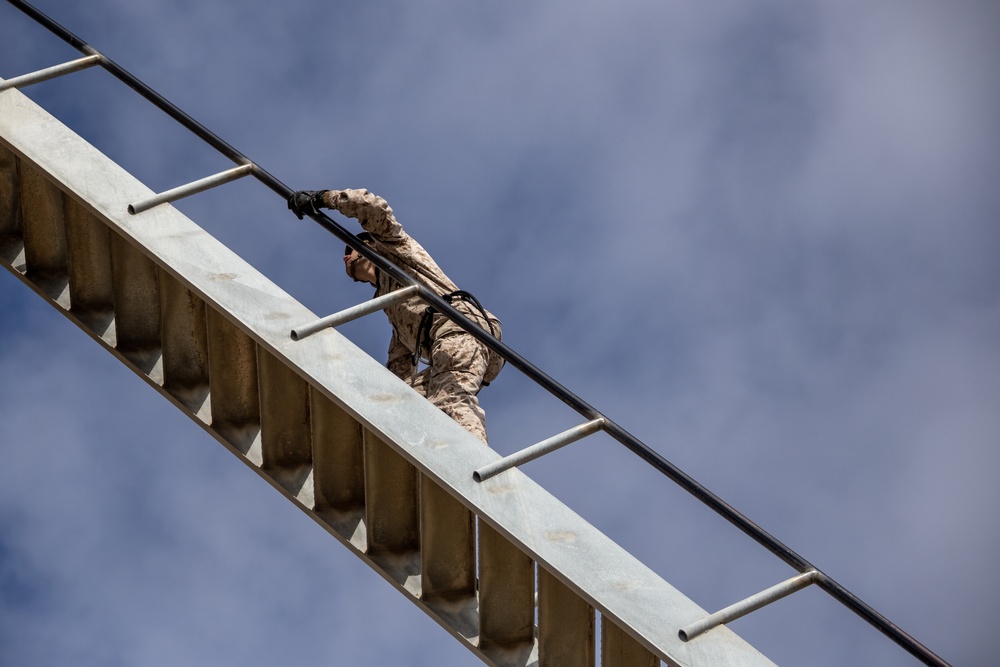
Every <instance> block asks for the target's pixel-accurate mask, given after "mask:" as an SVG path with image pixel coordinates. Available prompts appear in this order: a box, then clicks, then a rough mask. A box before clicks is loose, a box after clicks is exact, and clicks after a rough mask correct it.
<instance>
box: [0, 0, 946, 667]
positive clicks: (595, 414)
mask: <svg viewBox="0 0 1000 667" xmlns="http://www.w3.org/2000/svg"><path fill="white" fill-rule="evenodd" d="M7 1H8V3H10V4H11V5H14V6H15V7H16V8H18V9H19V10H21V11H22V12H24V13H25V14H27V15H28V16H30V17H31V18H32V19H34V20H35V21H37V22H38V23H39V24H41V25H43V26H44V27H45V28H47V29H48V30H49V31H51V32H52V33H53V34H55V35H56V36H58V37H59V38H61V39H62V40H63V41H65V42H67V43H68V44H70V45H71V46H73V47H74V48H76V49H78V50H79V51H81V52H82V53H84V54H86V56H87V57H85V58H82V59H80V60H77V61H73V62H71V63H66V64H64V65H58V66H55V67H51V68H48V69H46V70H42V71H40V72H36V73H34V74H28V75H24V76H22V77H17V78H14V79H10V80H8V81H7V82H6V83H5V86H6V87H15V86H23V85H28V84H30V83H35V82H37V81H42V80H46V79H50V78H53V77H55V76H60V75H62V74H67V73H70V72H74V71H78V70H79V69H82V68H85V67H90V66H93V65H100V66H101V67H103V68H104V69H105V70H107V71H108V72H109V73H111V74H112V75H113V76H115V77H116V78H118V79H119V80H121V81H122V82H123V83H125V84H126V85H128V86H129V87H130V88H132V89H133V90H134V91H136V92H137V93H138V94H139V95H141V96H142V97H144V98H146V99H147V100H149V101H150V102H152V103H153V104H154V105H155V106H156V107H158V108H159V109H161V110H162V111H164V112H165V113H166V114H167V115H169V116H170V117H171V118H173V119H174V120H176V121H177V122H179V123H180V124H181V125H183V126H184V127H185V128H187V129H188V130H190V131H191V132H192V133H194V134H195V135H196V136H198V137H199V138H201V139H202V140H203V141H205V142H206V143H207V144H209V145H210V146H212V147H213V148H215V149H216V150H217V151H218V152H220V153H221V154H222V155H224V156H226V157H227V158H229V159H231V160H232V161H233V162H234V163H236V164H237V165H238V166H237V168H235V169H233V170H230V171H229V172H224V173H223V174H219V175H216V176H213V177H208V178H206V179H202V180H201V181H198V182H196V183H193V184H190V185H188V186H181V187H179V188H175V189H174V190H171V191H169V192H167V193H163V194H162V195H159V196H157V197H154V198H151V199H154V200H155V201H153V202H152V203H150V202H148V201H147V202H137V203H136V204H133V205H132V207H130V208H132V209H133V210H135V212H136V213H138V212H139V210H138V209H136V206H139V207H140V208H141V207H142V206H143V205H144V203H145V204H146V205H148V206H147V208H148V207H149V206H155V205H156V204H157V203H162V202H163V201H169V200H170V197H174V198H179V197H180V196H187V195H188V194H193V193H194V192H200V191H202V190H204V189H207V188H209V187H215V186H216V185H221V184H223V183H225V182H229V181H230V180H232V179H233V178H239V177H241V176H243V175H252V176H253V177H254V178H256V179H257V180H258V181H260V182H261V183H263V184H264V185H265V186H267V187H268V188H270V189H271V190H273V191H274V192H275V193H276V194H278V195H279V196H280V197H281V198H282V199H287V198H288V196H289V195H291V194H292V192H293V190H292V189H291V188H289V187H288V186H287V185H285V184H284V183H282V182H281V181H279V180H278V179H277V178H275V177H274V176H272V175H271V174H270V173H268V172H267V171H266V170H264V169H262V168H261V167H260V166H259V165H256V164H255V163H253V162H252V161H251V160H250V159H249V158H247V157H246V156H245V155H243V154H242V153H240V152H239V151H237V150H236V149H235V148H233V147H232V146H230V145H229V144H228V143H226V142H225V141H223V140H222V139H220V138H219V137H218V136H217V135H215V134H214V133H212V132H211V131H209V130H208V129H207V128H205V127H204V126H203V125H201V124H200V123H198V122H197V121H195V120H194V119H193V118H191V117H190V116H188V115H187V114H186V113H184V112H183V111H181V110H180V109H179V108H177V107H176V106H175V105H173V104H172V103H170V102H169V101H168V100H166V99H165V98H164V97H163V96H161V95H160V94H159V93H157V92H155V91H154V90H152V89H151V88H149V87H148V86H147V85H146V84H144V83H143V82H142V81H140V80H139V79H137V78H136V77H135V76H133V75H132V74H130V73H129V72H127V71H126V70H125V69H123V68H122V67H121V66H119V65H118V64H117V63H115V62H114V61H112V60H110V59H108V58H106V57H104V56H103V55H101V54H100V53H99V52H98V51H97V50H96V49H94V48H93V47H91V46H90V45H89V44H87V43H86V42H84V41H83V40H81V39H80V38H79V37H77V36H76V35H74V34H73V33H71V32H70V31H68V30H67V29H65V28H64V27H62V26H61V25H59V24H58V23H56V22H55V21H53V20H52V19H51V18H49V17H48V16H46V15H45V14H43V13H42V12H40V11H38V10H37V9H36V8H34V7H33V6H31V5H30V4H29V3H27V2H24V1H23V0H7ZM0 90H3V88H2V87H0ZM310 217H311V218H312V219H313V220H314V221H315V222H316V223H318V224H319V225H320V226H322V227H323V228H324V229H326V230H327V231H329V232H330V233H332V234H333V235H334V236H336V237H337V238H338V239H340V240H341V241H343V242H344V243H346V244H348V245H350V246H351V247H352V248H354V249H355V250H357V251H358V253H359V254H360V255H362V256H363V257H365V258H366V259H368V260H370V261H371V262H372V263H373V264H375V265H376V266H377V267H378V268H379V269H380V270H381V271H384V272H386V273H387V274H388V275H391V276H392V277H393V278H394V279H395V280H396V281H397V282H399V283H400V285H403V286H404V288H406V289H408V290H410V291H408V292H407V294H408V295H409V294H411V293H412V294H413V295H416V296H417V297H419V298H420V299H422V300H423V301H425V302H426V303H427V304H428V305H430V306H432V307H433V308H435V309H436V310H437V311H438V312H440V313H442V314H444V315H445V316H446V317H448V318H449V319H451V320H452V321H454V322H455V323H456V324H458V325H459V326H460V327H461V328H462V329H464V330H465V331H467V332H468V333H469V334H470V335H472V336H473V337H475V338H476V339H477V340H479V341H480V342H482V343H483V344H484V345H486V346H487V347H488V348H490V349H491V350H493V351H494V352H496V353H497V354H499V355H501V356H502V357H503V358H504V359H505V360H506V361H507V363H508V364H510V365H511V366H513V367H514V368H517V369H518V370H519V371H521V372H522V373H524V374H525V375H526V376H527V377H529V378H530V379H531V380H533V381H534V382H535V383H536V384H538V385H539V386H541V387H542V388H543V389H545V390H546V391H547V392H549V393H550V394H552V395H553V396H554V397H556V398H558V399H559V400H561V401H562V402H563V403H565V404H566V405H567V406H569V407H570V408H571V409H573V410H575V411H576V412H577V413H579V414H580V415H581V416H583V417H584V418H585V419H587V420H588V421H587V423H586V424H584V425H583V426H581V427H577V429H572V430H571V431H572V435H567V434H561V435H559V436H554V437H553V438H550V439H549V440H547V441H544V442H543V443H539V444H538V445H536V446H534V447H532V448H529V450H530V451H528V450H525V452H521V453H519V454H517V455H514V456H512V457H508V460H507V464H510V465H507V467H508V468H509V467H512V466H514V465H518V464H520V463H524V462H527V461H530V460H532V459H534V458H536V457H537V456H540V455H542V454H544V453H547V452H549V451H553V450H554V449H557V448H558V447H561V446H563V445H566V444H569V443H570V442H573V441H575V440H577V439H579V437H583V436H584V435H587V434H589V433H592V432H597V431H599V430H600V431H603V432H605V433H607V434H608V435H610V436H611V437H612V438H614V439H615V440H616V441H618V442H619V443H620V444H622V445H624V446H625V447H626V448H628V449H629V450H630V451H632V452H633V453H635V454H636V455H637V456H639V457H640V458H641V459H642V460H643V461H645V462H646V463H648V464H649V465H651V466H652V467H653V468H655V469H656V470H658V471H659V472H661V473H662V474H663V475H665V476H666V477H668V478H669V479H671V480H673V481H674V482H675V483H676V484H678V485H679V486H681V488H683V489H684V490H686V491H687V492H688V493H690V494H691V495H693V496H694V497H696V498H697V499H698V500H700V501H701V502H702V503H703V504H705V505H707V506H708V507H709V508H711V509H712V510H713V511H715V512H716V513H717V514H719V515H720V516H721V517H723V518H724V519H726V520H727V521H728V522H729V523H731V524H733V525H734V526H736V527H737V528H738V529H740V530H741V531H742V532H744V533H745V534H746V535H748V536H749V537H750V538H752V539H753V540H754V541H756V542H757V543H758V544H760V545H761V546H763V547H764V548H766V549H767V550H769V551H770V552H771V553H772V554H774V555H775V556H777V557H778V558H780V559H781V560H782V561H784V562H785V563H786V564H787V565H789V566H791V567H792V568H794V569H795V570H797V571H798V572H799V574H800V575H804V578H802V579H800V578H796V579H795V581H798V582H804V583H803V584H802V585H809V584H812V583H815V584H816V585H818V586H819V587H820V588H821V589H823V590H824V591H826V592H827V593H828V594H829V595H831V596H832V597H833V598H834V599H836V600H837V601H838V602H840V603H841V604H843V605H844V606H845V607H847V608H848V609H849V610H851V611H852V612H854V613H855V614H857V615H858V616H860V617H861V618H863V619H864V620H865V621H867V622H868V623H869V624H870V625H872V626H873V627H874V628H876V629H877V630H878V631H880V632H881V633H883V634H884V635H886V636H887V637H889V638H890V639H892V640H893V641H894V642H896V643H897V644H899V645H900V646H901V647H902V648H903V649H905V650H906V651H908V652H909V653H910V654H912V655H913V656H915V657H916V658H918V659H919V660H920V661H922V662H923V663H925V664H927V665H935V666H938V667H948V663H947V662H945V661H944V660H943V659H942V658H940V657H939V656H937V655H936V654H934V653H933V652H932V651H931V650H930V649H928V648H927V647H926V646H924V645H923V644H921V643H920V642H918V641H917V640H916V639H914V638H913V637H911V636H910V635H908V634H907V633H905V632H904V631H903V630H901V629H900V628H899V627H897V626H896V625H894V624H893V623H891V622H890V621H889V620H888V619H886V618H885V617H884V616H882V615H881V614H879V613H878V612H877V611H875V610H874V609H873V608H872V607H870V606H869V605H867V604H866V603H864V602H863V601H861V600H860V599H859V598H858V597H857V596H855V595H854V594H853V593H851V592H850V591H848V590H847V589H846V588H844V587H843V586H841V585H840V584H838V583H837V582H836V581H834V580H833V579H832V578H830V577H829V576H827V575H826V574H825V573H823V572H822V571H820V570H819V569H817V568H816V567H815V566H813V565H812V564H811V563H809V562H808V561H807V560H806V559H804V558H803V557H802V556H800V555H799V554H798V553H796V552H795V551H793V550H792V549H790V548H789V547H787V546H786V545H784V544H783V543H781V542H780V541H779V540H778V539H776V538H775V537H774V536H772V535H771V534H770V533H768V532H767V531H765V530H764V529H763V528H761V527H760V526H758V525H757V524H755V523H754V522H752V521H751V520H750V519H749V518H747V517H746V516H744V515H743V514H741V513H740V512H739V511H737V510H736V509H735V508H733V507H732V506H730V505H729V504H727V503H726V502H725V501H723V500H722V499H721V498H720V497H719V496H717V495H715V494H714V493H712V492H711V491H709V490H708V489H707V488H706V487H704V486H702V485H701V484H700V483H698V482H697V481H696V480H694V479H693V478H691V477H690V476H689V475H687V474H686V473H685V472H683V471H682V470H680V469H679V468H677V467H676V466H675V465H674V464H672V463H671V462H669V461H668V460H667V459H665V458H664V457H663V456H661V455H660V454H659V453H658V452H656V451H655V450H653V449H652V448H650V447H649V446H647V445H646V444H645V443H643V442H641V441H640V440H639V439H638V438H636V437H635V436H633V435H632V434H630V433H629V432H628V431H626V430H625V429H624V428H622V427H621V426H620V425H618V424H616V423H615V422H613V421H612V420H610V419H609V418H607V417H606V416H604V415H603V414H601V413H600V412H599V411H598V410H597V409H596V408H594V407H593V406H591V405H590V404H588V403H587V402H586V401H584V400H583V399H581V398H580V397H579V396H577V395H576V394H574V393H573V392H571V391H569V390H568V389H567V388H566V387H564V386H562V385H561V384H559V383H558V382H556V381H555V380H553V379H552V378H550V377H549V376H548V375H546V374H545V373H543V372H542V371H541V370H539V369H538V368H537V367H536V366H535V365H533V364H532V363H531V362H529V361H528V360H527V359H525V358H524V357H522V356H521V355H520V354H518V353H517V352H515V351H514V350H512V349H511V348H510V347H508V346H507V345H506V344H505V343H503V342H501V341H499V340H497V339H496V338H494V337H493V336H492V335H490V334H489V333H488V332H486V331H484V330H483V329H482V328H480V327H479V326H478V325H477V324H476V323H474V322H472V321H471V320H469V319H468V318H466V317H465V316H464V315H463V314H462V313H461V312H459V311H458V310H457V309H456V308H455V307H454V306H452V305H451V304H450V303H448V302H447V301H446V300H445V299H442V298H441V297H440V296H439V295H437V294H436V293H435V292H433V291H432V290H430V289H429V288H427V287H426V286H424V285H423V284H421V283H419V282H418V281H416V280H415V279H414V278H412V277H411V276H410V275H409V274H407V273H405V272H404V271H402V270H401V269H400V268H399V267H397V266H395V265H394V264H392V263H391V262H389V261H388V260H387V259H385V258H384V257H382V256H381V255H379V254H378V253H376V252H375V251H373V250H371V249H369V248H368V247H367V246H365V245H364V244H362V243H360V242H359V241H358V240H357V239H356V237H355V236H354V235H353V234H352V233H351V232H350V231H348V230H347V229H345V228H344V227H343V226H341V225H340V224H338V223H337V222H336V221H334V220H332V219H331V218H330V217H328V216H327V215H326V214H325V213H322V212H320V213H318V214H315V215H310ZM357 308H358V309H359V310H358V311H356V312H358V313H360V314H357V315H354V316H358V317H360V316H361V315H363V314H366V313H368V312H374V310H377V308H374V309H373V307H372V306H371V305H370V304H369V305H367V306H366V305H364V304H362V305H361V306H358V307H357ZM362 310H363V311H365V312H361V311H362ZM340 315H342V314H337V316H331V318H332V319H331V321H336V320H337V317H338V316H340ZM352 318H353V316H352ZM314 324H318V323H314ZM326 326H332V324H324V325H322V326H320V327H319V328H325V327H326ZM301 335H308V334H304V333H303V331H301V330H299V329H296V330H295V331H294V332H290V336H292V337H293V338H295V337H297V336H301ZM598 424H599V427H597V426H596V425H598ZM578 429H583V430H585V431H587V433H582V434H581V431H579V430H578ZM567 433H569V432H567ZM511 459H513V460H511ZM505 465H506V464H505ZM477 472H478V473H479V475H478V477H479V478H481V479H485V477H484V476H483V471H482V470H480V471H471V472H470V475H474V476H475V475H476V473H477ZM487 472H489V471H487ZM498 472H499V471H498ZM494 474H496V473H494ZM814 573H815V574H814ZM779 586H780V585H779ZM798 587H799V586H798V584H796V589H797V588H798ZM769 590H771V589H769ZM766 593H767V591H765V592H764V593H761V594H760V595H762V596H764V595H765V594H766ZM720 613H721V612H720ZM677 632H678V634H679V635H680V636H682V637H683V636H684V635H685V634H687V633H686V631H685V629H683V628H681V629H678V630H677Z"/></svg>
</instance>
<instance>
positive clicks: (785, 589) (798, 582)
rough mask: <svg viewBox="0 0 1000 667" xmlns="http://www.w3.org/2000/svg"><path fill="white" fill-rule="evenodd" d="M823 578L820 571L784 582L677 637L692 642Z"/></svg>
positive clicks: (680, 632) (705, 620)
mask: <svg viewBox="0 0 1000 667" xmlns="http://www.w3.org/2000/svg"><path fill="white" fill-rule="evenodd" d="M821 576H822V575H821V574H820V572H819V571H818V570H810V571H808V572H804V573H802V574H800V575H798V576H796V577H792V578H791V579H788V580H786V581H783V582H781V583H780V584H776V585H774V586H771V587H770V588H768V589H767V590H765V591H761V592H760V593H757V594H756V595H751V596H750V597H748V598H746V599H745V600H741V601H739V602H737V603H735V604H731V605H729V606H728V607H726V608H725V609H722V610H720V611H717V612H715V613H714V614H709V615H708V616H706V617H705V618H703V619H701V620H700V621H697V622H695V623H692V624H691V625H688V626H686V627H684V628H681V629H680V630H679V631H678V632H677V636H678V637H680V638H681V640H683V641H686V642H687V641H691V640H692V639H694V638H695V637H697V636H698V635H700V634H702V633H705V632H708V631H709V630H711V629H712V628H714V627H717V626H720V625H725V624H726V623H729V622H730V621H735V620H736V619H737V618H740V617H741V616H746V615H747V614H749V613H750V612H752V611H756V610H758V609H760V608H761V607H764V606H766V605H769V604H771V603H772V602H776V601H777V600H780V599H781V598H783V597H785V596H788V595H791V594H792V593H794V592H796V591H800V590H802V589H803V588H805V587H806V586H809V585H811V584H814V583H816V581H817V580H818V579H819V578H820V577H821Z"/></svg>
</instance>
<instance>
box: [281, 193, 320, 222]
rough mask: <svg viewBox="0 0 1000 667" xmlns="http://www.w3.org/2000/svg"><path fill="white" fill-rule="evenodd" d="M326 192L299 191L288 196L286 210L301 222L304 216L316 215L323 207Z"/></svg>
mask: <svg viewBox="0 0 1000 667" xmlns="http://www.w3.org/2000/svg"><path fill="white" fill-rule="evenodd" d="M325 192H327V191H326V190H299V191H298V192H293V193H292V194H290V195H289V196H288V210H290V211H291V212H292V213H294V214H295V215H296V217H298V219H299V220H301V219H302V218H303V217H304V216H305V215H306V214H312V215H316V214H317V213H319V209H320V208H321V207H322V206H323V194H324V193H325Z"/></svg>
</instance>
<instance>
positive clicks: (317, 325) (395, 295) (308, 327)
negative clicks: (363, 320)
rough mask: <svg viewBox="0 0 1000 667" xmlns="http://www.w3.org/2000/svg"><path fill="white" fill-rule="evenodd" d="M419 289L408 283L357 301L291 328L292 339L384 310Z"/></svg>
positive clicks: (299, 338)
mask: <svg viewBox="0 0 1000 667" xmlns="http://www.w3.org/2000/svg"><path fill="white" fill-rule="evenodd" d="M419 291H420V285H410V286H409V287H404V288H402V289H398V290H396V291H395V292H390V293H388V294H385V295H383V296H380V297H378V298H376V299H372V300H370V301H365V302H364V303H359V304H358V305H356V306H352V307H351V308H347V309H346V310H342V311H340V312H338V313H334V314H333V315H327V316H326V317H324V318H321V319H318V320H316V321H315V322H311V323H309V324H304V325H302V326H301V327H296V328H294V329H292V333H291V336H292V340H302V339H303V338H305V337H306V336H311V335H313V334H314V333H316V332H317V331H322V330H323V329H326V328H327V327H336V326H340V325H341V324H347V323H348V322H351V321H353V320H356V319H358V318H359V317H364V316H365V315H370V314H371V313H376V312H378V311H380V310H384V309H385V308H386V307H388V306H390V305H392V304H394V303H396V302H397V301H402V300H404V299H408V298H410V297H411V296H413V295H415V294H416V293H417V292H419Z"/></svg>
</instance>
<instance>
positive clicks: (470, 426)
mask: <svg viewBox="0 0 1000 667" xmlns="http://www.w3.org/2000/svg"><path fill="white" fill-rule="evenodd" d="M323 203H324V205H325V206H326V207H327V208H332V209H334V210H337V211H340V212H341V213H343V214H344V215H346V216H348V217H350V218H356V219H357V220H358V222H360V223H361V226H362V227H363V228H364V229H365V231H367V232H368V233H369V234H371V236H372V239H373V243H372V244H371V245H372V246H373V247H374V249H375V250H377V251H378V252H379V254H381V255H383V256H384V257H386V258H387V259H389V260H390V261H392V262H393V263H394V264H396V266H398V267H399V268H401V269H402V270H404V271H405V272H407V273H408V274H410V275H411V276H413V277H414V278H416V279H417V280H419V281H420V282H421V283H423V284H424V285H426V286H427V287H429V288H431V289H432V290H433V291H434V292H436V293H437V294H439V295H446V294H449V293H451V292H455V291H457V290H458V287H457V286H456V285H455V283H453V282H452V281H451V279H450V278H448V276H446V275H445V274H444V272H443V271H442V270H441V269H440V268H439V267H438V265H437V263H436V262H435V261H434V260H433V259H432V258H431V256H430V255H429V254H428V253H427V251H426V250H424V248H423V247H422V246H421V245H420V244H419V243H417V242H416V241H415V240H413V238H411V237H410V236H409V234H407V233H406V232H405V231H403V228H402V226H401V225H400V224H399V222H397V221H396V217H395V216H394V215H393V213H392V209H391V208H389V204H388V202H386V200H384V199H382V198H381V197H378V196H376V195H373V194H371V193H370V192H368V191H367V190H327V191H326V192H325V193H324V195H323ZM399 288H400V285H399V284H398V283H397V282H396V281H395V280H393V279H392V277H390V276H388V275H386V274H384V273H383V272H381V271H378V270H377V269H376V277H375V296H376V297H379V296H382V295H384V294H388V293H389V292H394V291H396V290H398V289H399ZM453 305H454V306H455V308H456V309H458V310H459V311H460V312H461V313H462V314H463V315H465V316H466V317H468V318H469V319H470V320H472V321H473V322H476V323H477V324H479V325H480V326H481V327H483V328H484V329H485V330H486V331H490V330H491V328H492V331H493V332H495V335H496V337H497V338H499V337H500V321H499V320H498V319H497V318H496V317H494V316H493V315H492V314H491V313H489V312H487V313H486V314H487V316H488V317H489V321H486V319H484V318H483V315H482V313H480V312H479V310H478V309H476V308H475V307H473V306H471V305H470V304H469V303H467V302H466V301H455V302H454V304H453ZM427 308H428V306H427V304H426V303H424V302H423V301H421V300H420V299H419V298H417V297H412V298H410V299H407V300H405V301H402V302H398V303H396V304H394V305H391V306H389V307H388V308H386V309H385V314H386V316H387V317H388V318H389V323H390V324H391V325H392V339H391V340H390V342H389V359H388V362H387V364H386V366H387V367H388V368H389V370H391V371H392V372H393V373H395V374H396V375H397V376H398V377H399V378H401V379H402V380H404V381H405V382H407V383H408V384H409V385H410V386H411V387H413V388H414V389H416V390H417V391H418V392H420V393H421V394H422V395H423V396H426V397H427V399H428V400H429V401H430V402H431V403H433V404H434V405H436V406H437V407H438V408H440V409H441V410H443V411H444V412H445V413H446V414H447V415H449V416H450V417H451V418H452V419H454V420H455V421H456V422H458V423H459V424H461V425H462V426H463V427H465V428H466V429H467V430H468V431H469V432H470V433H472V434H473V435H475V436H477V437H478V438H479V439H480V440H482V441H483V442H487V439H486V413H485V412H484V411H483V409H482V407H480V405H479V399H478V398H477V396H476V395H477V394H478V393H479V390H480V389H481V388H482V387H483V386H485V385H486V384H489V383H490V382H491V381H492V380H493V379H494V378H495V377H496V375H497V374H498V373H499V372H500V368H501V366H502V365H503V360H502V359H501V358H500V357H499V355H497V354H495V353H494V352H492V351H491V350H490V349H489V348H487V347H486V346H485V345H483V344H482V343H480V342H479V341H478V340H476V339H475V338H474V337H472V336H471V335H469V334H468V333H467V332H466V331H465V330H463V329H462V328H461V327H459V326H458V325H457V324H455V323H454V322H452V321H451V320H449V319H448V318H447V317H445V316H444V315H441V314H434V315H433V320H432V321H431V324H430V331H429V335H427V336H425V338H424V340H418V336H419V334H420V329H421V326H420V325H421V321H422V319H423V318H424V314H425V312H426V311H427ZM491 325H492V327H491ZM418 346H419V350H420V354H421V356H423V355H426V357H425V358H426V360H427V362H428V364H429V365H428V367H427V368H425V369H423V370H422V371H420V372H419V373H418V372H417V361H416V358H415V357H416V352H417V350H418Z"/></svg>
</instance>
